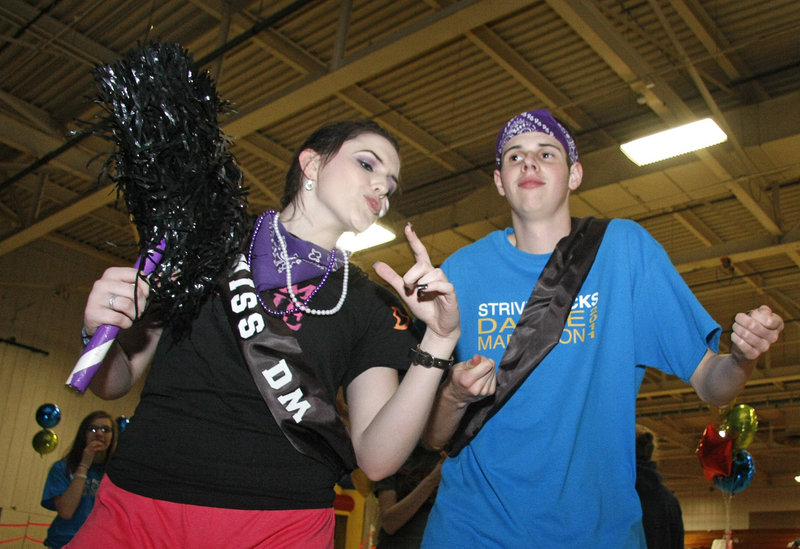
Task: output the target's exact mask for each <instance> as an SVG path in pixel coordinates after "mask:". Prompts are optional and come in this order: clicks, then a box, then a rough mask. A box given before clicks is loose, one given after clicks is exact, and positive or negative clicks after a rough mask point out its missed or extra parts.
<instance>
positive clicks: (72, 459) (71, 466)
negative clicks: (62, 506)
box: [64, 410, 117, 473]
mask: <svg viewBox="0 0 800 549" xmlns="http://www.w3.org/2000/svg"><path fill="white" fill-rule="evenodd" d="M100 418H105V419H108V420H109V421H110V422H111V443H110V444H109V445H108V449H107V450H106V462H108V460H109V458H110V457H111V454H113V453H114V449H115V448H116V446H117V422H116V421H114V419H113V418H112V417H111V416H110V415H109V414H108V412H105V411H103V410H97V411H96V412H92V413H91V414H89V415H88V416H86V417H85V418H83V421H81V425H80V427H78V432H77V433H75V440H74V441H73V442H72V447H71V448H70V449H69V451H68V452H67V454H66V456H65V457H64V459H65V461H66V462H67V469H68V470H69V471H71V472H73V473H74V472H75V470H76V469H77V468H78V464H80V462H81V458H82V457H83V451H84V450H85V449H86V431H88V430H89V426H90V425H91V424H92V422H93V421H94V420H96V419H100Z"/></svg>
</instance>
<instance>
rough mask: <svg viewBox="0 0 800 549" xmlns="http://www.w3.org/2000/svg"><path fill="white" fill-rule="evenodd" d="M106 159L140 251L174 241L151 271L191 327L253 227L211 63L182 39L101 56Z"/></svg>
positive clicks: (159, 306)
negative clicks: (196, 57)
mask: <svg viewBox="0 0 800 549" xmlns="http://www.w3.org/2000/svg"><path fill="white" fill-rule="evenodd" d="M94 78H95V87H96V90H97V99H96V102H97V103H98V104H100V105H102V107H103V109H104V114H103V115H102V116H101V117H100V118H101V124H99V127H100V128H101V130H99V131H95V133H96V134H98V135H101V136H102V137H105V138H107V139H110V140H112V141H113V142H114V145H115V150H114V152H113V153H112V154H111V155H110V157H109V158H108V160H107V162H106V167H107V168H110V174H111V178H112V180H113V181H115V182H116V184H117V192H118V193H122V196H123V197H124V200H125V203H126V205H127V208H128V212H129V213H130V215H131V216H132V218H133V222H134V223H135V224H136V227H137V229H138V231H139V249H140V253H141V254H146V253H147V251H148V250H150V249H152V248H153V247H154V246H156V245H158V244H159V243H160V242H163V243H164V244H165V247H164V251H163V254H162V258H161V261H160V262H159V264H158V267H157V268H156V270H155V271H154V272H153V274H152V275H151V278H150V284H151V300H152V301H153V304H154V305H155V307H154V308H153V309H154V311H157V313H156V314H158V315H159V320H161V321H162V322H163V323H165V324H170V325H171V326H172V328H173V331H174V332H175V334H176V336H177V337H181V335H183V334H185V333H186V331H187V329H188V328H189V326H190V323H191V321H192V319H193V318H194V316H195V315H196V314H197V312H198V311H199V308H200V305H201V304H202V302H203V301H204V300H205V298H206V297H207V296H208V295H209V294H210V292H211V291H212V290H213V286H214V284H215V282H216V281H217V279H218V277H219V276H220V275H221V274H223V272H224V271H225V270H226V269H228V268H229V267H230V266H231V264H232V261H233V259H234V257H235V255H236V254H237V252H239V251H240V250H241V249H242V245H243V242H244V239H245V238H246V237H247V234H248V218H247V202H246V194H247V191H246V188H245V186H244V184H243V177H242V172H241V170H240V169H239V167H238V165H237V164H236V161H235V159H234V158H233V156H232V155H231V154H230V152H228V145H229V143H230V142H229V140H228V138H227V136H225V135H224V134H223V133H222V132H221V130H220V128H219V123H218V116H219V115H221V114H225V113H227V112H230V110H231V109H230V106H229V104H228V103H227V102H226V101H223V100H221V99H220V98H219V96H218V94H217V91H216V88H215V86H214V82H213V80H212V79H211V77H210V76H209V75H208V73H206V72H200V73H198V72H197V71H196V68H195V67H194V61H193V59H192V57H191V55H190V54H189V53H188V52H187V51H185V50H184V49H183V48H181V47H180V45H178V44H174V43H150V44H147V45H144V46H142V47H140V48H139V49H137V50H133V51H130V52H128V53H127V54H126V55H125V56H124V57H123V58H122V59H120V60H118V61H116V62H114V63H112V64H108V65H101V66H98V67H97V68H96V70H95V73H94Z"/></svg>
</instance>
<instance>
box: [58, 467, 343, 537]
mask: <svg viewBox="0 0 800 549" xmlns="http://www.w3.org/2000/svg"><path fill="white" fill-rule="evenodd" d="M334 529H335V517H334V513H333V508H328V509H299V510H288V511H251V510H241V509H221V508H218V507H203V506H200V505H187V504H183V503H172V502H169V501H160V500H156V499H151V498H146V497H143V496H137V495H136V494H132V493H130V492H126V491H125V490H123V489H121V488H118V487H117V486H115V485H114V483H112V482H111V481H110V480H109V479H108V477H103V480H102V482H101V483H100V488H99V489H98V491H97V497H96V498H95V502H94V507H93V508H92V512H91V513H90V514H89V518H87V519H86V522H85V523H84V524H83V526H82V527H81V529H80V530H79V531H78V533H77V534H76V535H75V537H74V538H73V539H72V541H71V542H69V543H68V544H67V545H65V546H64V547H65V549H108V548H109V547H114V548H115V549H161V548H173V547H181V548H186V549H195V548H196V549H217V548H219V549H228V548H234V547H235V548H237V549H256V548H259V549H261V548H263V549H266V548H269V549H301V548H302V549H332V548H333V535H334Z"/></svg>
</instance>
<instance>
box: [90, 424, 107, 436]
mask: <svg viewBox="0 0 800 549" xmlns="http://www.w3.org/2000/svg"><path fill="white" fill-rule="evenodd" d="M86 431H87V432H89V433H96V432H97V431H100V432H101V433H103V434H104V435H107V434H108V433H110V432H111V427H106V426H105V425H89V426H88V427H87V428H86Z"/></svg>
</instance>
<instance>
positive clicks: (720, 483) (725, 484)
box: [714, 450, 756, 495]
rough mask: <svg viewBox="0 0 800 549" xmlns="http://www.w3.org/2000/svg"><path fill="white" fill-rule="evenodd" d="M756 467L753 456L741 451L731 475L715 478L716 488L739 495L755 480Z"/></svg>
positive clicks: (732, 466)
mask: <svg viewBox="0 0 800 549" xmlns="http://www.w3.org/2000/svg"><path fill="white" fill-rule="evenodd" d="M755 472H756V466H755V464H754V463H753V456H751V455H750V453H749V452H748V451H747V450H739V451H738V452H737V453H736V457H734V459H733V464H732V465H731V474H730V475H728V476H721V475H720V476H716V477H714V486H716V487H717V488H719V489H720V490H722V491H723V492H725V493H727V494H731V495H733V494H738V493H739V492H741V491H742V490H744V489H745V488H747V487H748V486H750V481H752V480H753V475H754V474H755Z"/></svg>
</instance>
